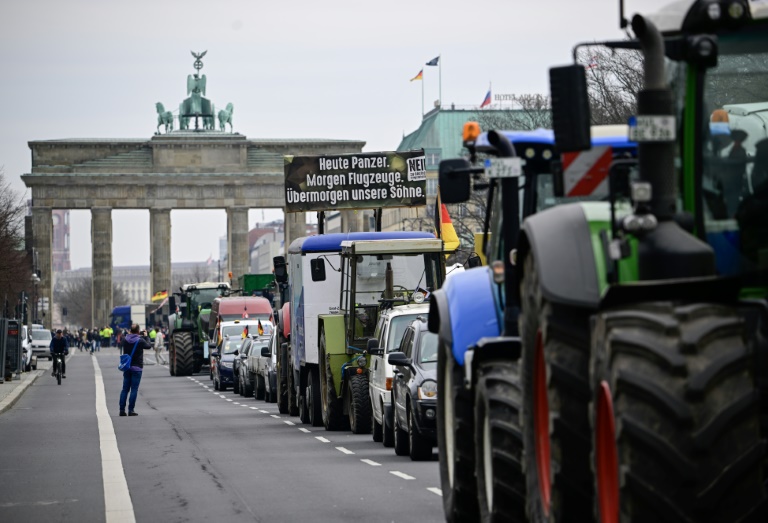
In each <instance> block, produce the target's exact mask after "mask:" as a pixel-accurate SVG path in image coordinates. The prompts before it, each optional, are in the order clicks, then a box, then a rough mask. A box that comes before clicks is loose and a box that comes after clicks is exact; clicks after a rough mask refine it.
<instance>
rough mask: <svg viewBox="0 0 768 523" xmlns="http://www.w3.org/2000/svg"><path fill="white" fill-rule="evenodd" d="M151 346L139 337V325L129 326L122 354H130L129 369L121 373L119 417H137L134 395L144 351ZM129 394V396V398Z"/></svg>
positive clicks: (141, 368)
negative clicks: (121, 387)
mask: <svg viewBox="0 0 768 523" xmlns="http://www.w3.org/2000/svg"><path fill="white" fill-rule="evenodd" d="M151 348H152V346H151V345H150V344H149V343H148V342H147V340H146V339H145V338H144V337H143V336H141V334H140V331H139V325H138V324H136V323H134V324H133V325H131V332H130V334H128V336H126V337H125V339H124V340H123V347H122V354H128V355H130V354H131V353H132V354H133V356H132V357H131V367H130V368H129V369H128V370H126V371H124V372H123V390H122V391H121V392H120V416H138V413H137V412H136V410H135V408H136V395H137V394H138V392H139V383H141V374H142V372H143V370H144V351H145V350H149V349H151ZM129 392H130V396H129ZM126 400H128V413H127V414H126V412H125V403H126Z"/></svg>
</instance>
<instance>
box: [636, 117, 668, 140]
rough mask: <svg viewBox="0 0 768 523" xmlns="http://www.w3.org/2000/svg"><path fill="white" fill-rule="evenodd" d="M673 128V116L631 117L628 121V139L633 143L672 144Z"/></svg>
mask: <svg viewBox="0 0 768 523" xmlns="http://www.w3.org/2000/svg"><path fill="white" fill-rule="evenodd" d="M675 128H676V121H675V117H674V116H653V115H647V114H646V115H640V116H632V117H631V118H630V119H629V139H630V140H631V141H633V142H673V141H674V140H675V138H676V132H675Z"/></svg>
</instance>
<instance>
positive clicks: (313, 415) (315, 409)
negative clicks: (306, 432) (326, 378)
mask: <svg viewBox="0 0 768 523" xmlns="http://www.w3.org/2000/svg"><path fill="white" fill-rule="evenodd" d="M307 413H308V414H309V424H310V425H312V426H313V427H319V426H320V425H322V424H323V411H322V402H321V401H320V372H319V371H318V368H317V367H312V368H311V369H309V374H308V375H307Z"/></svg>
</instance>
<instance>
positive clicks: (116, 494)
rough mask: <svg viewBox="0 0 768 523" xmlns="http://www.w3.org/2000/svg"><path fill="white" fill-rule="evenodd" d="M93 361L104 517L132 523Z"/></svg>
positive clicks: (112, 431)
mask: <svg viewBox="0 0 768 523" xmlns="http://www.w3.org/2000/svg"><path fill="white" fill-rule="evenodd" d="M91 361H93V370H94V380H95V382H96V420H97V423H98V426H99V450H100V452H101V478H102V483H103V484H104V516H105V519H106V521H107V523H118V522H119V523H135V522H136V515H135V514H134V512H133V502H132V501H131V494H130V492H129V491H128V482H127V481H126V479H125V470H124V469H123V461H122V459H121V458H120V449H119V448H118V447H117V437H116V436H115V427H114V425H113V424H112V418H110V417H109V410H108V409H107V396H106V392H105V391H104V379H103V378H102V376H101V368H100V367H99V362H98V360H97V359H96V358H95V357H92V358H91Z"/></svg>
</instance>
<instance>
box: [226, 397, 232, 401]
mask: <svg viewBox="0 0 768 523" xmlns="http://www.w3.org/2000/svg"><path fill="white" fill-rule="evenodd" d="M225 399H226V400H227V401H234V400H231V399H229V398H225Z"/></svg>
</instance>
